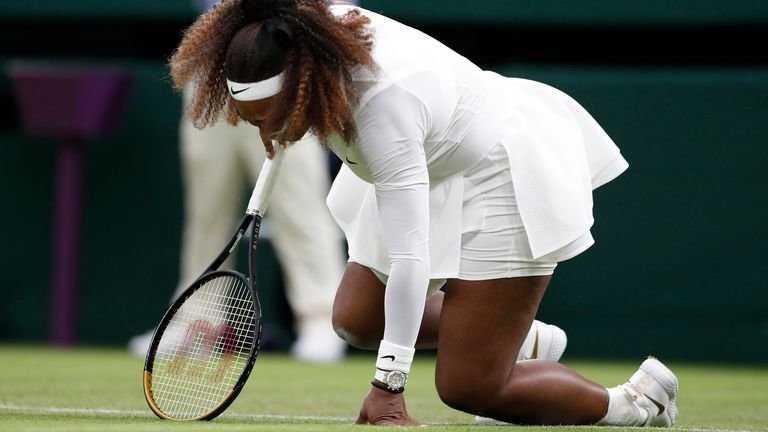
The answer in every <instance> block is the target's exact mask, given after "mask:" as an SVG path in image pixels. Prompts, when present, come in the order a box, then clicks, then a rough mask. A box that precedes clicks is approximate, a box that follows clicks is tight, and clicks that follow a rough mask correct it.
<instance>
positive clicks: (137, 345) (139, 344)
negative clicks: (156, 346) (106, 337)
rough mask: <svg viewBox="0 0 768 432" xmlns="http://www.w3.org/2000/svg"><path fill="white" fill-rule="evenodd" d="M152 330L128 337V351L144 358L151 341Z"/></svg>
mask: <svg viewBox="0 0 768 432" xmlns="http://www.w3.org/2000/svg"><path fill="white" fill-rule="evenodd" d="M154 332H155V330H154V329H152V330H149V331H148V332H146V333H142V334H140V335H136V336H133V337H132V338H130V339H128V351H130V352H131V354H133V355H134V356H135V357H140V358H145V357H146V356H147V351H149V345H150V344H151V343H152V335H153V334H154Z"/></svg>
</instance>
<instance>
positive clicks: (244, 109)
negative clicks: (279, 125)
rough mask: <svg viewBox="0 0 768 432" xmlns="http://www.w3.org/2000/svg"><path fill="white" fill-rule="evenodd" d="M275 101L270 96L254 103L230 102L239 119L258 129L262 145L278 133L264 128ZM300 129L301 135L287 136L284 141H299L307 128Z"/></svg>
mask: <svg viewBox="0 0 768 432" xmlns="http://www.w3.org/2000/svg"><path fill="white" fill-rule="evenodd" d="M276 99H277V96H270V97H268V98H266V99H259V100H254V101H239V100H233V101H232V103H233V104H234V106H235V109H236V110H237V113H238V114H239V115H240V118H241V119H243V120H245V121H246V122H248V123H250V124H252V125H254V126H256V127H258V128H259V135H261V140H262V141H264V143H270V142H271V141H272V137H273V136H274V135H275V133H277V132H279V131H278V130H269V129H267V128H266V127H265V123H266V119H267V117H268V116H269V112H270V110H271V109H272V107H273V106H274V103H275V101H276ZM301 129H302V130H301V134H298V133H297V134H296V135H299V136H289V137H287V138H288V139H287V140H286V141H288V142H295V141H298V140H300V139H301V138H302V137H303V136H304V134H305V133H306V132H307V130H309V127H306V128H301Z"/></svg>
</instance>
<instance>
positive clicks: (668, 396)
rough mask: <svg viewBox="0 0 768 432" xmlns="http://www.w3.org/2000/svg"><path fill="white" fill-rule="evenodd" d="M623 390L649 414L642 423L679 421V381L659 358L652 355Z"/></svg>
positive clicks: (671, 422) (624, 385) (668, 423)
mask: <svg viewBox="0 0 768 432" xmlns="http://www.w3.org/2000/svg"><path fill="white" fill-rule="evenodd" d="M621 387H622V389H623V390H624V392H625V393H626V394H627V396H628V397H629V398H630V400H632V402H633V403H634V404H635V406H636V407H637V408H638V409H642V410H645V411H646V412H647V417H646V420H645V422H644V424H642V425H641V426H656V427H670V426H672V425H674V424H675V421H677V414H678V411H677V392H678V381H677V377H676V376H675V374H674V373H672V371H671V370H669V368H667V367H666V366H664V364H662V363H661V362H660V361H658V360H657V359H655V358H653V357H649V358H648V359H647V360H645V361H644V362H643V363H642V364H641V365H640V369H638V370H637V372H635V373H634V375H632V377H631V378H629V381H628V382H627V383H626V384H622V386H621Z"/></svg>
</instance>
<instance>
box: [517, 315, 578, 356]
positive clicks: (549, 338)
mask: <svg viewBox="0 0 768 432" xmlns="http://www.w3.org/2000/svg"><path fill="white" fill-rule="evenodd" d="M567 345H568V337H567V336H566V335H565V332H564V331H563V329H561V328H560V327H558V326H556V325H553V324H547V323H543V322H541V321H538V320H535V321H533V324H532V325H531V330H529V331H528V337H526V338H525V342H523V346H522V347H521V348H520V352H519V353H518V354H517V361H520V360H551V361H559V360H560V357H562V356H563V353H564V352H565V347H566V346H567Z"/></svg>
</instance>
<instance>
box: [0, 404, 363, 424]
mask: <svg viewBox="0 0 768 432" xmlns="http://www.w3.org/2000/svg"><path fill="white" fill-rule="evenodd" d="M0 410H5V411H16V412H34V413H40V414H79V415H102V416H104V415H106V416H109V415H115V416H125V415H129V416H139V417H151V418H156V417H155V415H154V414H152V413H151V412H149V411H147V410H119V409H111V408H72V407H34V406H22V405H13V404H0ZM223 416H225V417H235V418H250V419H257V420H283V421H285V420H296V421H317V422H349V423H351V422H354V421H355V419H354V418H352V417H333V416H295V415H282V414H238V413H228V414H224V415H223Z"/></svg>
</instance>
